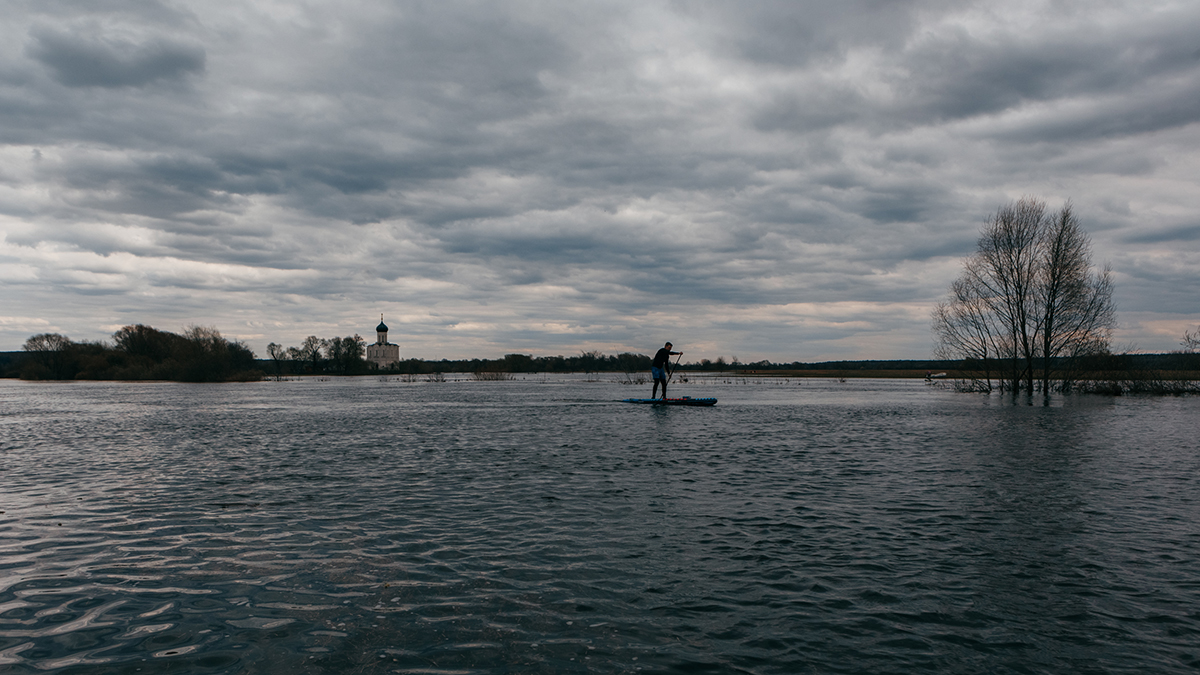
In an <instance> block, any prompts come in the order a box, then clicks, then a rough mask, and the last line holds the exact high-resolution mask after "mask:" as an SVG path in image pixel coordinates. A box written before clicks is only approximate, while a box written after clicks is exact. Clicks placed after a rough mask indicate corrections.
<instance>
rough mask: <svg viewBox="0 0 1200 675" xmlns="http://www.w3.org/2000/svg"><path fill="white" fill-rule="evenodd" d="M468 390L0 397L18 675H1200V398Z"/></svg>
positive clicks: (345, 382) (0, 555)
mask: <svg viewBox="0 0 1200 675" xmlns="http://www.w3.org/2000/svg"><path fill="white" fill-rule="evenodd" d="M451 380H452V381H449V382H423V381H418V382H404V381H399V380H396V379H380V378H348V379H331V380H324V381H321V380H315V379H307V380H299V381H285V382H261V383H252V384H221V385H211V384H209V385H195V384H175V383H146V384H137V383H29V382H15V381H4V382H0V671H3V672H6V673H43V672H61V673H89V674H90V673H135V672H143V673H145V672H172V673H281V674H283V673H289V674H290V673H393V672H397V673H563V672H579V673H582V672H598V673H620V672H657V673H689V672H691V673H700V672H714V673H873V674H875V673H946V672H954V673H976V672H977V673H985V672H986V673H1064V672H1072V673H1119V672H1128V673H1134V672H1138V673H1142V672H1156V673H1185V672H1186V673H1194V672H1196V671H1197V669H1200V555H1198V554H1200V525H1198V517H1200V484H1198V482H1197V475H1198V470H1200V398H1196V397H1192V398H1186V397H1185V398H1132V397H1126V398H1101V397H1086V396H1085V397H1068V398H1061V399H1054V400H1052V401H1050V402H1049V405H1043V404H1042V403H1043V402H1041V401H1037V402H1036V405H1031V404H1030V402H1029V401H1023V400H1019V401H1016V402H1014V401H1012V400H1011V399H1007V398H1003V397H1001V396H984V395H976V394H957V393H953V392H951V391H949V390H946V389H942V388H938V387H930V386H926V385H925V384H924V383H922V382H920V381H911V380H896V381H890V380H854V379H851V380H848V381H846V382H839V381H836V380H795V379H792V380H741V379H732V378H726V377H716V378H700V379H695V378H694V379H692V381H690V382H688V383H686V384H679V385H674V386H673V388H672V392H671V393H672V395H673V396H674V395H691V396H696V397H699V396H716V397H718V398H719V399H720V402H719V403H718V404H717V406H716V407H713V408H670V407H666V408H663V407H651V406H637V405H629V404H624V403H620V402H618V400H619V399H621V398H626V397H631V396H648V395H649V387H648V386H625V385H622V384H619V383H617V382H616V381H615V378H614V377H612V376H593V377H590V378H589V377H586V376H583V375H578V376H560V377H542V376H532V375H531V376H526V377H525V379H517V380H513V381H501V382H473V381H453V380H454V378H451ZM589 380H593V381H589Z"/></svg>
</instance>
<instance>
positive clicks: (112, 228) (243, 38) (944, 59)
mask: <svg viewBox="0 0 1200 675" xmlns="http://www.w3.org/2000/svg"><path fill="white" fill-rule="evenodd" d="M1197 34H1200V6H1197V5H1196V4H1195V3H1190V2H1145V1H1138V2H1106V3H1094V2H1093V3H1084V2H1025V3H1006V4H1003V5H996V4H995V3H983V2H979V3H950V2H936V1H927V2H921V1H914V2H902V1H897V2H879V1H866V0H863V1H859V2H853V1H852V2H840V3H825V2H763V3H751V4H749V5H747V4H744V3H732V2H731V3H715V2H697V3H675V2H649V3H648V2H628V3H625V2H585V3H548V2H547V3H543V2H499V3H497V2H479V3H468V2H450V3H446V2H436V3H418V2H412V3H392V2H354V1H343V2H337V3H332V2H331V3H322V2H315V3H304V4H300V3H290V2H273V1H271V2H268V1H262V2H248V3H247V2H222V1H217V0H214V1H208V2H157V3H156V2H147V1H145V0H137V1H134V0H129V1H123V0H106V1H105V2H71V1H68V0H29V1H25V2H22V1H19V0H10V1H9V2H6V3H5V21H4V22H3V23H0V159H2V162H0V234H2V240H0V284H2V287H3V297H4V301H3V304H2V305H0V338H3V342H2V343H0V349H17V348H19V347H20V345H21V343H22V342H23V341H24V339H25V338H26V337H28V336H29V335H31V334H33V333H40V332H61V333H64V334H67V335H69V336H70V337H71V338H73V339H77V340H80V339H102V338H105V337H107V336H108V334H110V333H111V332H112V331H113V330H115V329H116V328H118V327H120V326H121V325H124V324H128V323H137V322H140V323H147V324H151V325H154V326H156V327H159V328H162V329H165V330H180V329H182V328H183V327H184V326H186V325H189V324H201V325H214V326H216V327H217V328H219V329H220V330H221V331H222V332H223V333H225V334H226V335H227V336H230V337H236V338H242V339H245V340H246V341H247V342H248V343H249V344H250V346H251V347H252V348H254V349H255V350H256V351H258V352H259V353H260V354H262V353H263V352H264V351H265V345H266V343H267V342H269V341H274V342H280V343H283V344H285V345H286V344H297V343H299V342H300V341H301V340H302V339H303V337H304V336H305V335H309V334H316V335H320V336H333V335H348V334H353V333H360V334H363V335H367V336H369V335H370V333H371V331H372V329H373V327H374V325H375V323H376V322H377V321H378V314H379V313H380V312H384V313H385V314H386V317H387V321H388V324H389V326H391V328H392V335H391V337H392V339H393V341H396V342H399V343H400V345H401V349H402V354H403V356H404V357H406V358H407V357H410V356H417V357H421V358H443V357H445V358H455V357H463V356H468V357H470V356H478V357H496V356H499V355H501V354H504V353H508V352H524V353H536V354H572V353H577V352H578V351H580V350H591V349H599V350H601V351H606V352H610V353H611V352H614V351H626V350H630V351H637V352H642V353H649V352H651V351H652V350H653V349H654V348H656V347H657V346H660V345H661V343H662V342H663V341H664V340H667V339H670V340H672V341H674V342H675V344H676V345H677V346H680V347H682V348H683V349H684V351H685V353H686V354H687V356H686V357H685V358H686V359H690V358H693V357H694V358H696V359H699V358H701V357H708V358H715V357H716V356H720V355H724V356H726V357H728V356H731V355H737V356H739V358H741V359H742V360H743V361H752V360H758V359H762V358H766V359H771V360H774V361H793V360H802V361H814V360H826V359H842V358H926V357H928V356H929V355H930V352H931V338H930V333H929V312H930V309H931V308H932V306H933V304H934V303H935V302H936V301H937V300H938V299H939V298H941V297H942V295H943V294H944V292H945V290H946V287H947V285H948V284H949V282H950V281H951V280H952V279H953V278H954V277H955V276H956V275H957V273H958V270H959V265H960V263H961V260H962V258H963V257H964V256H966V255H968V254H969V253H970V252H971V251H972V250H973V249H974V246H975V241H976V238H977V236H978V231H979V226H980V225H981V223H982V222H983V221H984V220H985V219H986V218H987V216H988V215H989V214H991V213H992V212H994V211H995V210H996V208H997V207H998V206H1000V205H1001V204H1003V203H1005V202H1007V201H1010V200H1012V199H1016V198H1019V197H1021V196H1023V195H1035V196H1039V197H1041V198H1043V199H1045V200H1046V201H1047V202H1048V203H1049V205H1050V206H1051V208H1056V207H1057V206H1059V205H1060V204H1061V203H1062V202H1064V201H1065V200H1067V199H1070V200H1072V201H1073V203H1074V205H1075V209H1076V212H1077V214H1078V215H1079V217H1080V219H1081V221H1082V223H1083V226H1084V227H1085V229H1086V230H1087V231H1088V232H1089V233H1090V235H1091V237H1092V241H1093V248H1094V258H1095V260H1096V261H1097V262H1098V263H1101V264H1103V263H1105V262H1107V263H1109V264H1111V266H1112V269H1113V273H1114V279H1115V282H1116V290H1117V292H1116V295H1115V301H1116V308H1117V316H1118V320H1119V321H1120V329H1119V331H1118V333H1117V336H1116V343H1117V346H1118V347H1130V346H1132V347H1136V348H1139V349H1142V350H1147V351H1165V350H1170V349H1174V348H1177V347H1178V344H1177V343H1178V340H1179V338H1180V337H1181V335H1182V333H1183V331H1184V330H1185V329H1187V328H1191V327H1194V326H1195V325H1196V324H1197V323H1200V300H1197V296H1196V293H1195V281H1194V279H1195V274H1196V270H1197V269H1198V268H1200V215H1198V214H1200V210H1198V209H1197V206H1198V202H1200V193H1198V191H1197V190H1196V182H1195V176H1197V175H1200V161H1198V160H1197V146H1198V145H1200V134H1198V133H1197V132H1198V130H1200V127H1198V125H1197V121H1198V119H1200V42H1198V41H1197V39H1196V35H1197Z"/></svg>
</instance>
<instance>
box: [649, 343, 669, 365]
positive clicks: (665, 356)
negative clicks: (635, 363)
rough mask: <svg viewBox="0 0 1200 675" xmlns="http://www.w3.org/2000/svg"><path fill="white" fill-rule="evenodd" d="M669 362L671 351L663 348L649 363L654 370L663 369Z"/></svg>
mask: <svg viewBox="0 0 1200 675" xmlns="http://www.w3.org/2000/svg"><path fill="white" fill-rule="evenodd" d="M670 362H671V350H669V349H667V348H666V347H663V348H662V349H660V350H658V352H657V353H656V354H655V355H654V361H652V362H651V363H650V365H651V366H653V367H655V368H663V367H665V366H666V365H667V364H668V363H670Z"/></svg>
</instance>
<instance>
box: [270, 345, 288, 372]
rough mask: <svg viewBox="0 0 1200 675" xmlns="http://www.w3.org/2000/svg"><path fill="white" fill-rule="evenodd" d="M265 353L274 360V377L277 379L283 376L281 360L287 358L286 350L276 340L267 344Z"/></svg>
mask: <svg viewBox="0 0 1200 675" xmlns="http://www.w3.org/2000/svg"><path fill="white" fill-rule="evenodd" d="M267 354H268V355H270V357H271V360H272V361H274V362H275V379H276V380H277V381H278V380H280V379H282V378H283V362H284V361H286V360H287V358H288V350H286V349H284V348H283V345H281V344H279V343H278V342H272V343H271V344H269V345H267Z"/></svg>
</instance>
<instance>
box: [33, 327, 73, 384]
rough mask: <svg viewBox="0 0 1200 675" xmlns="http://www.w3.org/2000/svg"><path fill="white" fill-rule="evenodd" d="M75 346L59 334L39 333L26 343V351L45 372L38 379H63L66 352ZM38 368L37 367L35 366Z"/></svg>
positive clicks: (37, 376)
mask: <svg viewBox="0 0 1200 675" xmlns="http://www.w3.org/2000/svg"><path fill="white" fill-rule="evenodd" d="M73 344H75V343H73V342H71V339H70V338H68V337H67V336H65V335H59V334H58V333H39V334H37V335H34V336H33V337H31V338H29V339H28V340H26V341H25V351H27V352H29V355H30V356H31V357H32V358H33V359H35V360H36V363H37V364H38V366H40V367H41V368H44V369H45V370H43V371H41V374H38V375H35V376H34V377H36V378H43V377H52V378H61V377H63V371H64V360H65V358H64V357H65V354H64V353H65V352H66V351H67V350H68V349H70V348H71V346H72V345H73ZM35 367H37V366H35Z"/></svg>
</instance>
